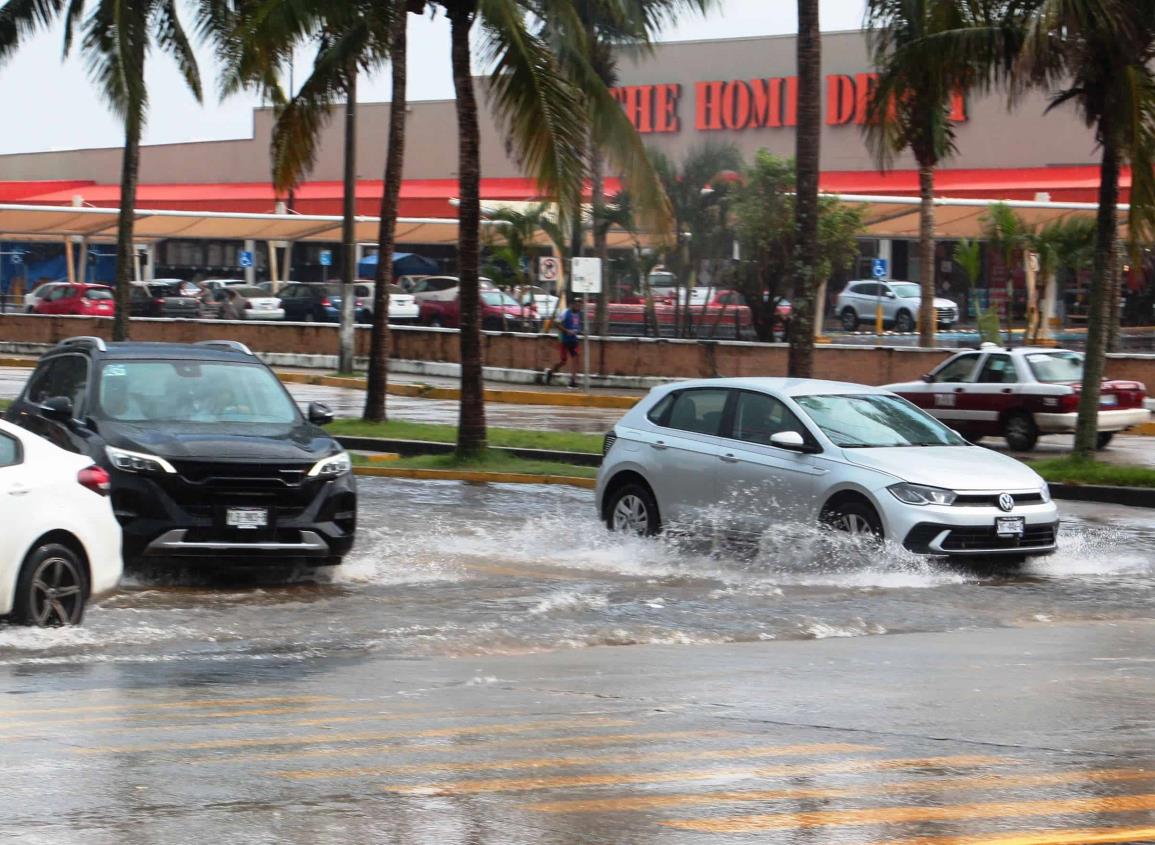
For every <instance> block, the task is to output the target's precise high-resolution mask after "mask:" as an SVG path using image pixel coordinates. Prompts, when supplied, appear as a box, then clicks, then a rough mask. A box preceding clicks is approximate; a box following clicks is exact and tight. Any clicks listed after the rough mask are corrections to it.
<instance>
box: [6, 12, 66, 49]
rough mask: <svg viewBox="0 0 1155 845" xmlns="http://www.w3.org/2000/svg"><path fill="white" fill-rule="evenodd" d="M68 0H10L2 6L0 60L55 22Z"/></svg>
mask: <svg viewBox="0 0 1155 845" xmlns="http://www.w3.org/2000/svg"><path fill="white" fill-rule="evenodd" d="M65 2H66V0H8V2H7V3H5V4H4V5H3V6H0V61H3V60H5V59H7V58H9V57H10V56H11V55H12V54H13V53H14V52H15V51H16V50H17V48H19V47H20V45H21V44H23V43H24V41H25V40H26V39H28V38H29V37H30V36H33V35H35V34H36V33H37V32H39V31H40V30H42V29H46V28H47V27H49V26H51V25H52V24H53V23H55V21H56V19H57V18H58V17H59V16H60V13H61V12H62V11H63V10H64V5H65Z"/></svg>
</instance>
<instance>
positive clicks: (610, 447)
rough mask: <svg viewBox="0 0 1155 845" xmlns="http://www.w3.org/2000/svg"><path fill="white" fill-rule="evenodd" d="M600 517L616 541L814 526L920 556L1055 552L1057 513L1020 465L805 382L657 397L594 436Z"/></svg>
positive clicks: (919, 414) (762, 381)
mask: <svg viewBox="0 0 1155 845" xmlns="http://www.w3.org/2000/svg"><path fill="white" fill-rule="evenodd" d="M604 451H605V457H604V459H603V461H602V466H601V469H600V470H599V472H598V481H597V507H598V514H599V516H600V517H601V518H602V519H603V520H604V521H605V522H606V524H607V525H608V526H609V527H610V528H611V529H612V530H616V531H627V532H633V533H638V534H653V533H655V532H657V531H659V530H660V529H661V528H662V527H663V526H664V525H674V524H693V523H697V522H703V521H710V522H713V523H714V524H717V522H718V520H721V521H722V525H721V526H719V527H720V528H721V529H723V530H724V531H727V532H733V533H735V534H739V535H761V534H762V533H763V532H764V531H765V530H766V529H767V528H770V527H773V526H782V525H791V524H799V525H803V526H805V525H818V524H825V525H827V526H830V527H831V528H834V529H838V530H842V531H846V532H849V533H851V534H855V535H864V536H865V538H866V539H871V538H875V539H881V540H884V541H888V542H890V543H893V544H895V545H897V546H901V547H903V548H905V549H907V550H908V551H911V552H913V553H915V554H920V555H934V556H939V555H941V556H949V557H954V556H959V557H968V556H996V557H1005V558H1010V559H1013V560H1019V559H1021V558H1023V557H1025V556H1027V555H1042V554H1049V553H1051V552H1053V551H1054V550H1055V542H1056V536H1057V532H1058V512H1057V510H1056V508H1055V505H1054V504H1053V503H1052V502H1051V497H1050V492H1049V490H1048V488H1047V485H1046V483H1045V482H1044V481H1043V480H1042V478H1040V477H1039V476H1038V475H1037V474H1036V473H1035V472H1034V470H1032V469H1031V468H1030V467H1028V466H1027V465H1026V464H1024V463H1022V462H1020V461H1017V460H1015V459H1014V458H1011V457H1008V456H1006V455H1002V454H999V453H998V452H992V451H990V450H987V449H982V448H980V447H977V446H972V445H970V444H968V443H967V442H966V441H965V440H963V439H962V438H961V437H959V436H958V435H957V434H956V433H955V432H953V431H951V430H950V429H949V428H947V427H946V426H945V425H943V424H942V423H941V422H939V421H938V420H936V419H935V418H934V417H932V416H930V415H929V414H927V413H926V412H925V411H922V410H920V409H918V408H916V407H914V406H913V405H911V404H910V403H909V402H907V401H905V400H904V399H901V398H900V397H898V396H895V395H894V394H893V393H890V392H888V391H886V390H881V389H879V388H874V387H863V386H861V385H855V384H840V383H836V382H826V381H817V380H811V379H778V378H751V379H713V380H701V381H692V382H679V383H677V384H674V385H670V386H666V387H661V388H656V389H655V390H653V391H651V393H650V394H649V395H648V396H647V397H646V398H645V399H644V400H642V401H641V402H640V403H639V404H638V405H637V406H635V407H634V408H633V409H632V410H630V411H629V412H628V413H627V414H626V415H625V417H623V418H622V420H621V421H620V422H619V423H618V424H617V425H615V426H614V429H613V431H612V432H611V433H610V434H608V435H607V436H606V443H605V449H604Z"/></svg>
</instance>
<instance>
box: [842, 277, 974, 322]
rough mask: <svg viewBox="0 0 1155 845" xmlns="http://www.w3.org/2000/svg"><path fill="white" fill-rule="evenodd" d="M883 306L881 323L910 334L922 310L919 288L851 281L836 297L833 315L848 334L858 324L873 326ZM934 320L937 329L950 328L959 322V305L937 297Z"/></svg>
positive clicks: (910, 283)
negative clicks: (935, 320)
mask: <svg viewBox="0 0 1155 845" xmlns="http://www.w3.org/2000/svg"><path fill="white" fill-rule="evenodd" d="M880 305H881V306H882V324H883V325H884V326H886V327H888V328H893V329H894V330H895V331H896V332H913V331H915V329H916V328H917V326H918V311H919V308H921V307H922V288H921V287H920V286H919V285H917V284H915V283H914V282H886V281H878V280H877V279H870V280H863V281H857V282H850V283H848V284H847V285H846V287H845V288H843V290H842V293H840V294H838V301H837V302H835V304H834V313H835V315H836V316H837V317H838V319H839V320H840V321H841V322H842V328H843V329H844V330H846V331H848V332H852V331H856V330H857V329H858V326H859V324H860V323H866V324H867V325H871V326H873V325H874V321H875V315H876V313H877V311H878V307H879V306H880ZM934 311H935V317H936V319H937V322H938V326H939V328H943V329H949V328H951V327H952V326H954V324H955V323H957V322H958V305H957V304H955V303H954V302H953V301H952V300H949V299H943V298H942V297H941V296H936V297H935V299H934Z"/></svg>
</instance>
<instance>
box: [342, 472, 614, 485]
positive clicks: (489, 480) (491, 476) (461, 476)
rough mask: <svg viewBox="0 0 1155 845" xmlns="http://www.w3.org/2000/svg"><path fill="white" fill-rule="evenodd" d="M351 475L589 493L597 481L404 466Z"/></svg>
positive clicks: (553, 476) (560, 476)
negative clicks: (564, 488) (549, 487)
mask: <svg viewBox="0 0 1155 845" xmlns="http://www.w3.org/2000/svg"><path fill="white" fill-rule="evenodd" d="M353 474H354V475H365V476H372V477H376V478H409V479H415V480H420V481H469V482H473V483H477V484H559V485H565V486H568V487H581V488H583V489H586V490H592V489H594V487H595V486H596V485H597V482H596V481H595V480H594V479H592V478H575V477H573V476H568V475H529V474H527V473H520V472H475V471H472V470H455V469H408V468H404V467H365V466H358V467H354V468H353Z"/></svg>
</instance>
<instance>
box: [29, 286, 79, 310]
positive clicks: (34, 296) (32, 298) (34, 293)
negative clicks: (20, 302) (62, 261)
mask: <svg viewBox="0 0 1155 845" xmlns="http://www.w3.org/2000/svg"><path fill="white" fill-rule="evenodd" d="M67 284H68V282H67V281H59V282H44V283H42V284H39V285H37V286H36V287H34V288H33V289H32V290H30V291H28V293H26V294H24V313H25V314H35V313H36V303H38V302H39V301H40V300H42V299H44V297H46V296H48V294H49V293H51V292H52V291H54V290H55V289H56V288H58V287H62V286H64V285H67Z"/></svg>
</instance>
